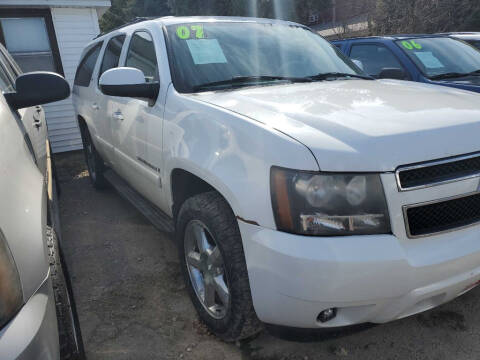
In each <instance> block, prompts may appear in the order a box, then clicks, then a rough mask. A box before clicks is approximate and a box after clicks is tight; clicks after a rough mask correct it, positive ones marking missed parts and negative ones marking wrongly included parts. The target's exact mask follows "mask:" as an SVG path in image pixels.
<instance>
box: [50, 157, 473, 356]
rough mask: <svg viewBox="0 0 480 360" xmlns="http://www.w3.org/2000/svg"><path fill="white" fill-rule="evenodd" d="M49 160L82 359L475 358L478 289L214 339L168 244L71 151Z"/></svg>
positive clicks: (168, 242) (174, 253)
mask: <svg viewBox="0 0 480 360" xmlns="http://www.w3.org/2000/svg"><path fill="white" fill-rule="evenodd" d="M56 165H57V172H58V177H59V180H60V185H61V214H62V231H63V240H62V241H63V243H62V246H63V249H64V253H65V258H66V262H67V264H68V266H69V270H70V275H71V277H72V283H73V289H74V292H75V297H76V303H77V310H78V314H79V318H80V325H81V329H82V332H83V340H84V343H85V347H86V352H87V357H88V359H89V360H96V359H102V360H103V359H115V360H122V359H136V360H141V359H265V360H266V359H268V360H271V359H272V360H273V359H298V360H306V359H336V358H346V359H348V358H350V359H438V360H440V359H479V358H480V301H479V300H480V288H477V289H475V290H473V291H471V292H469V293H468V294H466V295H464V296H463V297H461V298H459V299H457V300H455V301H453V302H451V303H449V304H446V305H444V306H441V307H440V308H438V309H435V310H432V311H429V312H427V313H425V314H422V315H418V316H414V317H410V318H407V319H403V320H399V321H396V322H393V323H390V324H385V325H381V326H375V327H370V328H366V329H361V330H356V331H353V332H349V333H341V334H332V335H328V336H326V335H321V334H319V333H307V334H304V333H298V332H281V333H280V332H279V331H278V330H277V332H276V336H272V335H270V334H269V333H267V332H263V333H262V334H260V335H259V336H258V337H256V338H255V339H253V340H250V341H247V342H243V343H237V344H226V343H223V342H221V341H219V340H217V339H216V338H215V337H214V336H212V335H210V334H208V332H207V331H206V330H205V328H204V327H203V326H202V325H201V324H200V323H199V322H198V320H197V317H196V314H195V312H194V309H193V307H192V305H191V304H190V300H189V298H188V295H187V292H186V290H185V286H184V285H183V279H182V277H181V273H180V268H179V263H178V259H177V253H176V249H175V247H174V244H173V242H172V241H171V240H170V239H168V237H166V236H165V235H164V234H161V233H159V232H158V231H157V230H155V229H154V228H153V227H152V226H151V225H150V224H149V223H148V222H147V220H146V219H145V218H144V217H143V216H142V215H141V214H140V213H138V212H137V210H136V209H135V208H134V207H133V206H131V205H130V204H129V203H127V202H126V201H124V200H123V199H122V198H121V197H120V196H119V195H118V194H117V193H116V192H115V191H114V190H112V189H107V190H105V191H102V192H97V191H95V190H94V189H93V188H92V187H91V186H90V182H89V178H88V173H87V172H86V170H85V165H84V162H83V157H82V154H81V153H80V152H74V153H69V154H63V155H58V156H57V157H56ZM479 241H480V236H479Z"/></svg>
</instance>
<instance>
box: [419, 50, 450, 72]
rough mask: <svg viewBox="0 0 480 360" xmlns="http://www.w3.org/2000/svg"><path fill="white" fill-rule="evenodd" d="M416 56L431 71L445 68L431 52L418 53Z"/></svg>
mask: <svg viewBox="0 0 480 360" xmlns="http://www.w3.org/2000/svg"><path fill="white" fill-rule="evenodd" d="M415 55H416V56H417V58H418V59H420V61H421V62H422V64H423V65H425V67H427V68H429V69H441V68H443V67H445V66H444V65H443V64H442V63H441V62H440V60H438V58H436V57H435V55H433V54H432V52H431V51H416V52H415Z"/></svg>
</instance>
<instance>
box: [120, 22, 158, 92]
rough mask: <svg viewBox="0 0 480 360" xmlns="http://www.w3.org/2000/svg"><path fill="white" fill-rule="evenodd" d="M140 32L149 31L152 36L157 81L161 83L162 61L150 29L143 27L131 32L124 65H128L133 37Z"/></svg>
mask: <svg viewBox="0 0 480 360" xmlns="http://www.w3.org/2000/svg"><path fill="white" fill-rule="evenodd" d="M139 32H145V33H147V34H148V35H150V38H151V39H152V44H153V50H154V52H155V60H156V62H157V76H158V81H157V82H158V84H159V85H160V63H159V62H158V56H157V47H156V46H155V38H154V37H153V35H152V33H151V32H150V30H148V29H145V28H141V29H136V30H135V31H134V32H133V33H131V34H130V36H129V39H128V44H127V47H126V48H125V49H126V50H125V56H124V57H123V61H122V66H127V58H128V54H129V53H130V49H131V47H132V40H133V37H134V36H135V34H136V33H139ZM123 46H124V47H125V43H124V44H123Z"/></svg>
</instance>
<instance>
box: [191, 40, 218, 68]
mask: <svg viewBox="0 0 480 360" xmlns="http://www.w3.org/2000/svg"><path fill="white" fill-rule="evenodd" d="M187 45H188V49H189V50H190V54H191V55H192V58H193V62H194V63H195V65H204V64H226V63H227V59H226V58H225V54H224V53H223V50H222V48H221V46H220V44H219V43H218V40H217V39H197V40H194V39H191V40H187Z"/></svg>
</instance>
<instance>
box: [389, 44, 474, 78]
mask: <svg viewBox="0 0 480 360" xmlns="http://www.w3.org/2000/svg"><path fill="white" fill-rule="evenodd" d="M396 43H397V45H398V46H400V48H401V49H402V50H403V51H404V52H405V53H406V54H407V55H408V56H409V57H410V59H412V61H413V62H414V63H415V64H416V65H417V66H418V68H419V69H420V70H421V71H422V72H423V74H424V75H426V76H427V77H429V78H431V79H447V78H455V77H461V76H467V75H473V74H474V73H475V72H477V71H479V72H480V52H479V51H478V50H477V49H475V48H474V47H472V46H470V45H468V44H466V43H464V42H463V41H459V40H455V39H451V38H443V37H438V38H418V39H409V40H399V41H397V42H396Z"/></svg>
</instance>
